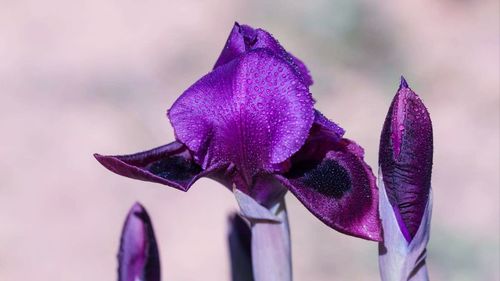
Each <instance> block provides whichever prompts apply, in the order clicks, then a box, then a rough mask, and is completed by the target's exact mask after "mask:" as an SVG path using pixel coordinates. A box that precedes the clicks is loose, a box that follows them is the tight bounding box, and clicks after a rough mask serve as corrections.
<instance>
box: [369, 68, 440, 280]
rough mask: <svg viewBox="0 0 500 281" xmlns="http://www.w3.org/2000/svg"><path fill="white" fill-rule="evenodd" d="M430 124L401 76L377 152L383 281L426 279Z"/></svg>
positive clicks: (427, 115)
mask: <svg viewBox="0 0 500 281" xmlns="http://www.w3.org/2000/svg"><path fill="white" fill-rule="evenodd" d="M432 142H433V138H432V123H431V120H430V117H429V113H428V111H427V109H426V108H425V106H424V104H423V102H422V100H421V99H420V98H419V97H418V96H417V95H416V94H415V92H413V91H412V90H411V89H410V87H409V86H408V84H407V82H406V81H405V79H404V78H403V77H402V78H401V85H400V86H399V89H398V92H397V94H396V96H395V97H394V99H393V101H392V104H391V107H390V108H389V112H388V114H387V117H386V120H385V123H384V127H383V130H382V135H381V139H380V151H379V189H380V196H379V198H380V203H379V205H380V206H379V207H380V216H381V219H382V227H383V238H384V242H381V243H380V255H379V261H380V271H381V275H382V280H384V281H389V280H390V281H393V280H394V281H396V280H397V281H403V280H404V281H406V280H428V277H427V270H426V267H425V256H426V246H427V242H428V240H429V232H430V219H431V209H432V198H431V172H432V154H433V144H432Z"/></svg>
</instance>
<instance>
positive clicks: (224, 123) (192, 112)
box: [168, 49, 314, 186]
mask: <svg viewBox="0 0 500 281" xmlns="http://www.w3.org/2000/svg"><path fill="white" fill-rule="evenodd" d="M168 116H169V118H170V121H171V123H172V126H173V127H174V130H175V133H176V136H177V139H178V140H179V141H180V142H182V143H184V144H186V146H187V147H188V148H189V149H190V151H193V152H194V155H195V157H196V161H197V163H201V164H202V167H203V168H207V167H209V166H211V165H213V164H214V163H233V164H234V165H235V167H236V169H237V170H238V171H239V173H240V174H242V176H243V180H244V181H245V183H246V184H247V185H248V186H251V185H252V181H253V177H254V176H255V175H256V174H257V173H258V172H259V171H263V170H267V171H269V170H273V169H274V165H275V164H277V163H280V162H283V161H285V160H287V159H288V158H289V157H290V156H291V155H292V154H293V153H295V152H296V151H298V150H299V149H300V147H301V146H302V145H303V144H304V142H305V140H306V138H307V136H308V132H309V129H310V128H311V125H312V122H313V119H314V110H313V99H312V97H311V95H310V94H309V92H308V89H307V87H306V86H305V85H303V84H302V83H301V82H300V79H299V78H298V76H297V75H296V74H295V72H294V71H293V69H292V67H291V66H290V65H289V64H287V63H286V62H284V61H283V60H282V59H281V58H279V57H277V56H275V55H273V54H272V53H271V52H269V51H267V50H264V49H258V50H255V51H250V52H247V53H246V54H244V55H242V56H240V57H239V58H237V59H234V60H232V61H230V62H229V63H226V64H224V65H222V66H220V67H217V68H216V69H214V70H213V71H212V72H211V73H209V74H207V75H206V76H204V77H203V78H201V79H200V80H199V81H198V82H196V83H195V84H194V85H193V86H191V87H190V88H189V89H188V90H186V91H185V92H184V93H183V94H182V96H181V97H179V99H178V100H177V101H176V102H175V103H174V105H173V106H172V108H171V109H170V110H169V113H168ZM291 132H293V133H291Z"/></svg>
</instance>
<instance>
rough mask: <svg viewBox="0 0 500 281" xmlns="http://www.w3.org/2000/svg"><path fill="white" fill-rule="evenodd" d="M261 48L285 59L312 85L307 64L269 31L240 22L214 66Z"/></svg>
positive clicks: (305, 82)
mask: <svg viewBox="0 0 500 281" xmlns="http://www.w3.org/2000/svg"><path fill="white" fill-rule="evenodd" d="M259 48H262V49H267V50H269V51H271V52H272V53H273V54H274V55H276V56H279V57H281V58H282V59H284V60H285V61H286V62H287V63H288V64H289V65H290V66H292V68H293V69H294V71H295V72H296V73H297V74H298V75H299V77H300V79H301V80H302V82H303V83H304V84H305V85H306V86H310V85H312V83H313V80H312V77H311V75H310V74H309V70H308V69H307V67H306V66H305V64H304V63H303V62H302V61H301V60H299V59H298V58H296V57H294V56H293V55H292V54H290V53H288V52H287V51H286V50H285V49H284V48H283V47H282V46H281V45H280V43H279V42H278V40H276V39H275V38H274V37H273V36H272V35H271V34H270V33H269V32H267V31H265V30H263V29H260V28H257V29H254V28H252V27H250V26H248V25H243V24H242V25H240V24H238V23H235V24H234V26H233V29H232V30H231V33H230V34H229V38H228V39H227V42H226V45H225V46H224V49H223V50H222V52H221V54H220V56H219V58H218V59H217V62H216V63H215V66H214V68H217V67H219V66H221V65H223V64H226V63H228V62H230V61H232V60H233V59H235V58H237V57H238V56H240V55H241V54H244V53H246V52H248V51H251V50H255V49H259Z"/></svg>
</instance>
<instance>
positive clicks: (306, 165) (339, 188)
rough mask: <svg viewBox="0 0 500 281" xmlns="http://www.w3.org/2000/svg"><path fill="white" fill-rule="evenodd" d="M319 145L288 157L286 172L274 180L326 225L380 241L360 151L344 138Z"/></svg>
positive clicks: (374, 198) (372, 187)
mask: <svg viewBox="0 0 500 281" xmlns="http://www.w3.org/2000/svg"><path fill="white" fill-rule="evenodd" d="M320 145H325V146H326V148H324V149H319V148H318V149H316V150H314V151H310V150H308V151H302V150H301V151H299V152H298V153H297V154H296V155H294V157H293V158H292V168H291V169H290V171H289V172H288V173H286V174H284V175H278V176H277V178H278V179H279V180H280V181H281V182H282V183H283V184H284V185H285V186H286V187H287V188H288V189H289V190H290V191H291V192H292V193H293V194H294V195H295V196H296V197H297V198H298V199H299V200H300V201H301V202H302V203H303V204H304V205H305V206H306V208H308V209H309V211H311V212H312V213H313V214H314V215H315V216H316V217H318V218H319V219H320V220H321V221H323V222H324V223H325V224H327V225H328V226H330V227H332V228H334V229H336V230H338V231H340V232H342V233H345V234H348V235H352V236H356V237H360V238H364V239H368V240H374V241H380V240H381V225H380V218H379V214H378V208H377V206H378V191H377V186H376V184H375V177H374V175H373V173H372V171H371V168H370V167H369V166H368V165H367V164H366V163H365V162H364V160H363V155H362V149H361V148H360V147H359V146H358V145H357V144H355V143H354V142H352V141H350V140H348V139H342V140H341V141H340V142H336V143H335V142H329V143H327V142H323V144H321V142H318V143H316V146H320ZM306 149H309V148H308V147H306ZM326 150H328V152H325V151H326ZM303 152H304V154H302V153H303ZM320 158H321V159H320Z"/></svg>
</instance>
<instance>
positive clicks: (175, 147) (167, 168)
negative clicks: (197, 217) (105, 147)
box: [94, 142, 211, 191]
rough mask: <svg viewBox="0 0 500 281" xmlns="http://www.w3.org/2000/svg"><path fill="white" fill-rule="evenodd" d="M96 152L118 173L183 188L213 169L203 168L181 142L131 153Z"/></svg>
mask: <svg viewBox="0 0 500 281" xmlns="http://www.w3.org/2000/svg"><path fill="white" fill-rule="evenodd" d="M94 156H95V158H96V159H97V160H98V161H99V162H100V163H101V164H102V165H103V166H104V167H106V168H107V169H108V170H110V171H112V172H114V173H116V174H119V175H122V176H126V177H129V178H133V179H138V180H143V181H150V182H156V183H161V184H165V185H168V186H171V187H174V188H177V189H180V190H183V191H187V190H188V189H189V187H190V186H191V185H192V184H193V183H194V182H195V181H196V180H197V179H199V178H200V177H202V176H206V175H208V174H210V172H211V170H210V169H208V170H205V171H202V169H201V167H200V166H199V165H198V164H196V163H195V162H194V161H193V158H192V156H191V153H190V152H189V151H188V150H187V148H186V147H185V146H184V145H183V144H181V143H179V142H172V143H170V144H167V145H164V146H160V147H157V148H154V149H151V150H148V151H144V152H140V153H136V154H130V155H121V156H103V155H99V154H95V155H94Z"/></svg>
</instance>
